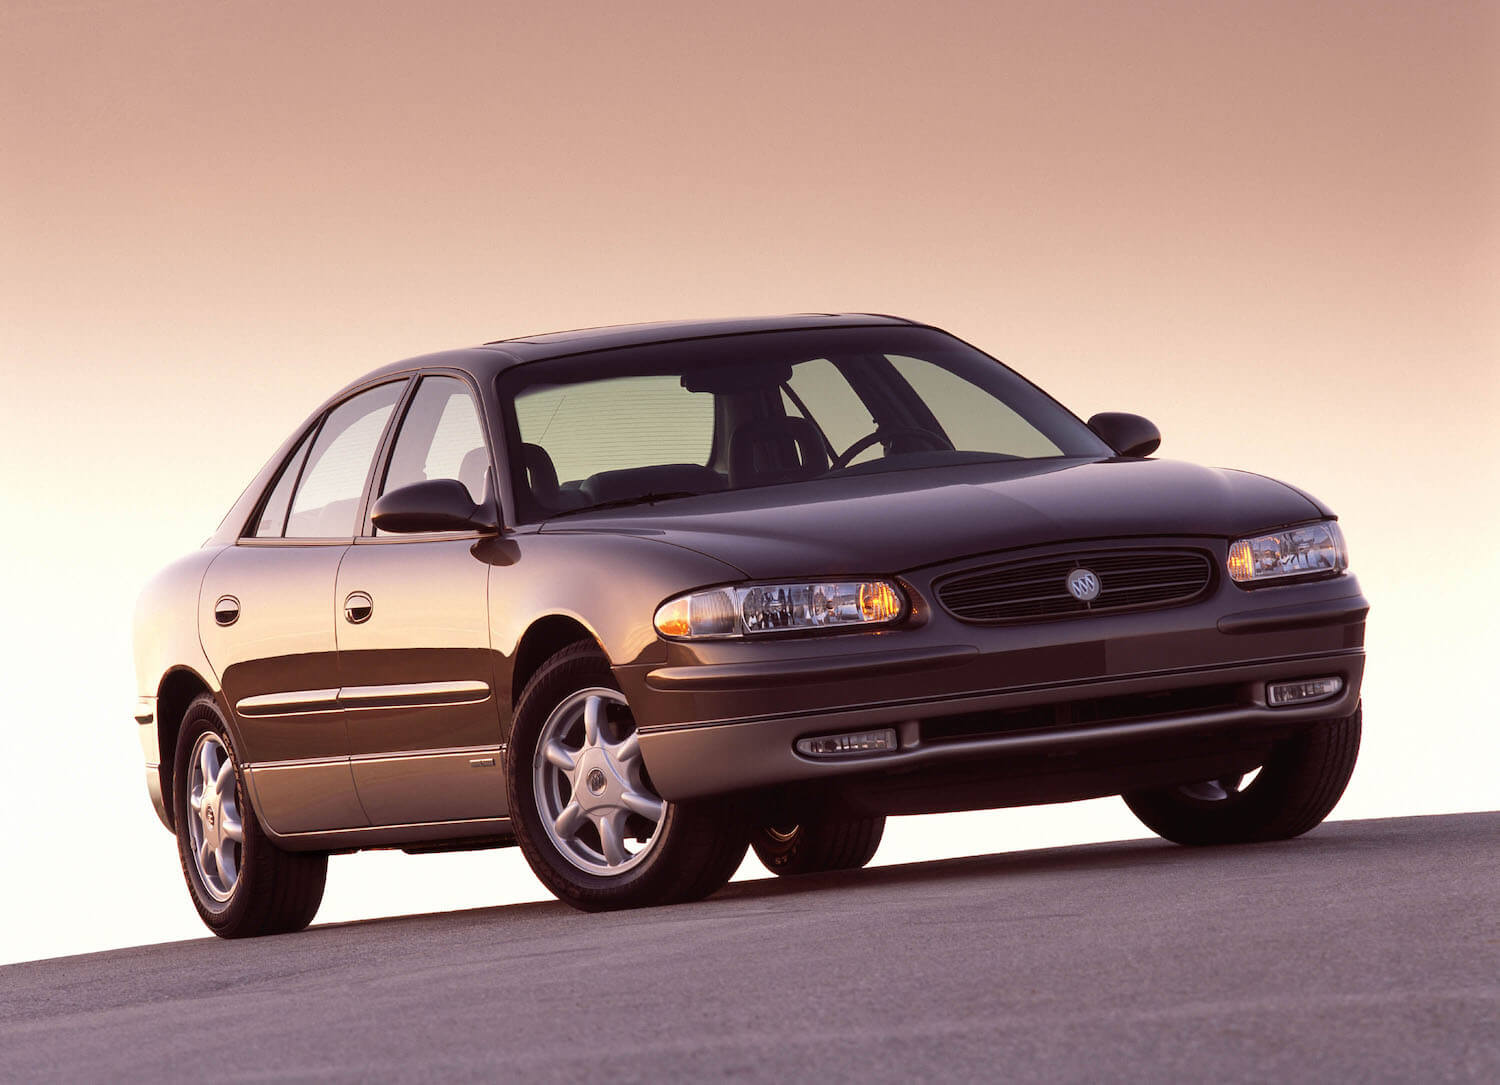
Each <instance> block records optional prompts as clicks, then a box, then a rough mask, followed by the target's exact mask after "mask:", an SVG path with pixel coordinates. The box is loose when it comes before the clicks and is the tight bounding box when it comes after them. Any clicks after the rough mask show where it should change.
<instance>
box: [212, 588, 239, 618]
mask: <svg viewBox="0 0 1500 1085" xmlns="http://www.w3.org/2000/svg"><path fill="white" fill-rule="evenodd" d="M239 620H240V601H239V600H238V599H236V598H235V597H234V596H232V595H221V596H219V601H218V602H217V603H215V604H214V621H216V622H217V623H219V624H220V625H233V624H234V623H235V622H237V621H239Z"/></svg>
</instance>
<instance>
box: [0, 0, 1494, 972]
mask: <svg viewBox="0 0 1500 1085" xmlns="http://www.w3.org/2000/svg"><path fill="white" fill-rule="evenodd" d="M0 238H3V242H4V243H3V245H0V365H3V367H4V372H3V375H4V381H5V391H4V393H0V395H3V397H4V398H3V401H0V456H3V459H0V464H3V468H0V470H3V475H0V478H3V485H4V498H5V500H4V506H3V507H4V509H5V513H6V518H7V524H6V530H5V531H4V532H0V559H3V561H4V563H5V567H6V568H7V569H8V570H9V571H10V573H11V576H10V578H9V584H8V590H7V599H6V604H5V608H4V609H5V614H6V615H7V617H8V618H9V620H8V621H7V622H6V623H5V625H6V627H5V629H4V631H3V632H0V638H4V640H5V643H6V651H5V653H4V657H3V662H0V668H3V672H4V675H5V679H6V687H7V690H8V691H19V693H18V694H16V696H17V697H18V698H19V699H18V700H12V701H11V702H10V703H11V704H12V705H13V706H16V707H17V708H18V709H19V716H18V717H17V718H19V719H23V720H28V721H30V722H29V723H28V724H26V725H20V726H13V727H12V728H11V729H9V733H10V742H9V743H8V755H7V757H6V758H5V759H3V764H0V823H3V824H6V825H15V824H35V825H36V831H35V832H34V833H33V834H30V835H29V836H26V837H25V838H23V839H22V840H21V841H19V842H17V843H16V844H15V845H14V846H15V847H16V848H17V849H19V851H18V855H16V856H15V857H14V858H12V859H11V860H10V867H11V869H12V871H15V870H20V871H22V872H23V874H24V875H26V876H29V877H30V878H31V879H33V884H35V885H36V886H38V887H43V886H47V885H52V884H55V885H56V886H58V887H59V893H60V894H62V897H60V898H56V899H54V898H49V897H48V896H46V895H45V894H43V895H41V896H38V897H37V898H36V899H35V900H29V901H17V900H14V899H12V900H10V901H7V902H0V913H4V912H5V911H6V909H11V910H18V909H19V910H21V911H19V912H18V913H17V915H18V916H19V920H18V921H17V922H13V923H11V924H9V926H11V927H12V928H13V929H18V930H21V931H24V932H26V933H25V934H24V939H25V940H24V944H23V943H22V942H17V943H16V944H15V945H11V944H9V943H4V944H0V960H5V959H9V958H13V957H21V956H28V955H40V954H43V953H54V952H65V951H68V950H71V949H81V948H89V947H92V946H95V945H106V944H120V943H124V942H130V941H140V940H149V939H152V938H160V937H195V936H197V935H198V933H199V929H198V927H197V921H196V918H195V917H194V916H193V914H192V910H191V907H190V905H189V904H188V901H187V896H186V893H185V891H184V889H183V887H182V885H181V882H180V876H179V875H178V874H177V872H176V860H175V856H174V854H173V852H172V850H171V842H170V839H169V838H168V837H167V835H166V834H165V833H164V832H162V831H161V830H160V829H159V828H158V827H157V826H156V824H155V822H154V818H153V816H152V815H151V813H150V811H149V807H148V806H147V804H146V800H145V795H144V789H143V786H142V784H141V781H140V771H139V764H138V761H139V756H138V753H137V752H136V748H135V743H134V736H133V734H132V733H131V731H132V727H133V725H132V724H131V722H130V719H129V707H130V699H131V697H132V695H133V680H132V677H131V675H130V673H129V652H128V630H129V619H130V611H131V608H132V606H133V601H134V597H135V594H136V592H137V591H138V590H139V587H140V585H141V583H142V582H143V580H144V579H145V578H146V577H147V576H148V575H149V574H150V572H152V571H153V570H154V569H155V568H156V567H158V566H159V565H161V564H164V563H165V562H166V561H168V560H170V559H171V558H173V557H175V556H176V555H178V554H179V553H181V552H183V551H184V550H186V549H188V548H190V547H192V546H195V545H197V543H198V542H199V541H200V540H201V539H202V538H203V537H205V536H206V535H207V534H208V533H209V532H210V530H211V529H212V528H213V526H214V525H215V524H216V523H217V522H218V520H219V518H220V517H221V516H222V514H223V513H224V511H225V510H226V509H227V508H228V507H229V505H230V503H231V502H232V501H233V499H234V497H235V496H236V495H237V494H238V493H239V491H240V489H241V487H242V486H243V485H244V484H245V483H246V482H247V481H248V480H249V478H250V477H251V476H252V475H253V474H254V472H255V471H256V469H257V468H258V467H259V466H260V465H261V463H262V462H263V461H264V459H265V458H266V457H267V455H269V453H270V452H271V450H272V449H273V448H274V447H275V446H276V445H277V443H279V441H280V440H281V439H282V438H283V437H284V436H285V435H286V433H287V432H288V431H289V430H290V429H291V428H292V427H293V426H294V425H295V424H296V423H297V422H298V421H300V420H301V419H302V418H303V417H304V416H305V414H306V413H307V412H308V411H309V410H310V409H311V408H312V407H313V406H314V405H315V404H316V403H317V402H318V401H320V400H321V399H322V398H323V397H324V396H326V395H327V394H328V393H329V392H331V391H332V390H334V389H335V388H337V387H338V386H339V385H341V384H343V383H344V382H345V381H347V380H349V379H350V378H352V377H354V376H357V375H358V374H359V373H362V372H364V371H365V370H367V369H370V368H373V367H375V366H377V365H380V364H383V363H385V362H387V361H390V360H393V359H396V358H400V357H403V356H406V355H410V354H414V353H419V352H423V351H427V350H433V349H439V348H443V347H449V346H459V345H464V344H468V343H473V342H478V341H481V340H485V339H493V338H497V337H501V336H505V335H514V334H523V333H527V332H535V331H541V330H548V329H553V328H559V327H572V326H579V325H587V324H599V323H610V322H616V321H632V320H654V319H663V318H672V317H689V316H710V315H738V314H753V313H765V312H788V311H807V310H843V309H859V310H875V311H883V312H896V313H901V314H905V315H909V316H913V317H917V318H920V319H923V320H928V321H931V322H934V323H937V324H939V325H942V326H945V327H947V328H949V329H950V330H952V331H954V332H956V333H957V334H959V335H961V336H964V337H965V338H968V339H970V340H971V341H973V342H975V343H977V344H978V345H979V346H981V347H983V348H985V349H987V350H989V351H991V352H992V353H995V354H997V355H998V356H1000V357H1001V358H1003V359H1005V360H1006V361H1008V362H1010V363H1012V364H1013V365H1015V366H1017V367H1018V368H1019V369H1021V370H1022V371H1023V372H1024V373H1026V374H1027V375H1028V376H1030V377H1032V378H1033V379H1035V380H1037V381H1038V382H1039V383H1040V384H1042V385H1043V386H1044V387H1046V388H1048V389H1049V390H1050V391H1052V392H1053V393H1054V394H1056V395H1058V396H1059V397H1060V398H1061V399H1062V400H1063V401H1064V402H1066V403H1068V404H1069V405H1070V406H1072V407H1073V408H1074V409H1075V410H1076V411H1077V412H1078V413H1080V414H1083V415H1085V416H1086V415H1088V414H1090V413H1093V412H1094V411H1097V410H1106V409H1120V410H1134V411H1139V412H1141V413H1144V414H1146V415H1148V416H1150V417H1152V418H1153V419H1154V420H1155V421H1157V422H1158V423H1159V425H1160V426H1161V429H1162V431H1163V433H1164V434H1165V441H1164V444H1163V448H1162V453H1161V454H1162V455H1163V456H1167V457H1175V458H1184V459H1192V460H1196V461H1199V462H1205V463H1211V464H1220V465H1226V466H1235V467H1247V468H1251V469H1254V470H1258V471H1262V472H1264V473H1267V474H1270V475H1274V476H1277V477H1282V478H1285V479H1287V480H1288V481H1291V482H1294V483H1296V484H1298V485H1300V486H1303V487H1304V488H1306V489H1308V490H1311V491H1312V492H1314V493H1316V494H1318V495H1319V496H1320V497H1322V498H1323V499H1324V500H1326V501H1327V502H1329V503H1330V504H1331V505H1332V506H1333V507H1334V508H1335V509H1336V510H1338V511H1339V512H1340V514H1341V516H1342V517H1343V520H1344V524H1345V528H1346V532H1347V534H1348V537H1349V539H1350V542H1351V546H1352V549H1353V556H1354V568H1355V571H1356V572H1357V573H1358V574H1359V575H1360V577H1361V579H1362V582H1363V583H1364V585H1365V588H1366V591H1367V593H1368V594H1369V595H1370V596H1371V598H1372V600H1373V602H1374V605H1375V611H1374V614H1373V616H1372V619H1371V625H1370V632H1369V643H1370V651H1371V661H1370V673H1369V677H1368V681H1367V687H1366V688H1367V706H1366V727H1367V732H1366V745H1365V753H1364V756H1363V758H1362V761H1361V765H1360V768H1359V770H1358V772H1357V773H1356V776H1355V779H1354V782H1353V784H1352V785H1351V788H1350V791H1349V793H1348V796H1347V797H1346V799H1345V802H1344V803H1343V804H1342V805H1341V806H1340V808H1339V810H1338V811H1337V812H1336V815H1335V816H1339V817H1349V816H1376V815H1379V814H1382V813H1393V814H1396V813H1411V812H1418V811H1437V810H1445V809H1475V808H1492V807H1495V806H1500V783H1497V782H1496V776H1495V773H1494V771H1493V769H1492V768H1491V766H1492V765H1493V763H1494V762H1495V760H1496V758H1497V756H1500V738H1497V733H1500V728H1497V724H1500V719H1497V716H1500V712H1497V699H1496V695H1495V693H1494V692H1493V690H1492V687H1490V686H1489V685H1488V683H1487V676H1488V675H1489V674H1490V673H1491V672H1492V671H1493V669H1494V659H1495V657H1496V653H1497V651H1500V637H1497V636H1496V628H1497V623H1496V620H1495V618H1494V617H1493V615H1494V608H1493V605H1492V604H1490V603H1488V601H1487V600H1488V597H1489V596H1490V595H1491V594H1493V593H1492V591H1491V590H1490V588H1491V585H1493V584H1496V583H1500V543H1497V541H1496V540H1497V538H1500V513H1497V506H1496V499H1495V494H1496V492H1497V489H1500V486H1497V484H1500V451H1497V448H1500V442H1497V438H1496V434H1497V432H1500V4H1496V3H1484V4H1479V3H1445V4H1425V3H1416V2H1409V3H1400V4H1389V3H1386V4H1381V3H1361V4H1332V3H1316V2H1312V3H1310V2H1306V0H1298V2H1289V3H1267V2H1254V3H1176V2H1173V3H1130V4H1110V3H1094V4H1060V3H1035V4H1018V3H972V4H941V3H924V4H921V5H915V4H913V5H897V4H881V3H869V2H865V3H857V4H856V3H845V4H822V5H820V4H810V3H798V4H787V5H775V4H758V5H755V6H754V8H753V10H749V9H747V10H743V11H734V10H732V9H731V8H729V7H727V6H724V5H702V4H696V3H692V4H689V3H683V4H665V3H652V4H645V5H636V6H629V7H626V6H618V5H604V4H598V5H570V6H566V7H565V6H564V5H537V4H527V5H504V4H490V3H445V2H440V0H439V2H430V3H425V4H420V5H393V4H377V3H319V4H316V5H309V4H299V3H258V4H254V5H249V4H232V3H200V2H191V3H187V2H168V0H163V2H158V3H149V2H125V0H120V2H107V3H88V2H83V0H75V2H68V3H64V2H40V0H9V2H8V3H7V4H6V5H5V6H4V7H3V8H0ZM1438 545H1442V546H1444V547H1447V549H1444V550H1441V551H1438V550H1434V549H1433V548H1434V547H1435V546H1438ZM58 751H63V752H64V753H65V754H66V760H67V761H68V764H69V765H70V766H72V767H71V768H70V769H69V770H68V771H69V772H70V773H73V774H75V775H76V778H77V779H79V780H86V781H88V785H87V786H88V787H92V788H93V793H94V794H97V795H98V800H97V802H98V804H99V808H98V809H90V810H87V811H80V812H79V813H76V814H75V813H72V812H70V811H65V812H58V810H57V803H56V801H55V798H54V796H55V794H56V788H57V779H56V777H55V775H54V773H53V772H52V771H51V770H50V769H48V770H45V771H43V770H41V769H40V768H39V767H40V766H46V765H49V764H52V763H54V761H55V759H56V756H57V752H58ZM80 786H82V785H80ZM101 809H102V810H103V811H104V813H103V816H104V817H105V818H106V819H108V821H110V822H111V823H112V830H113V832H114V833H117V834H118V838H117V839H113V840H112V844H111V847H110V848H109V849H108V850H107V851H106V852H101V853H99V854H100V855H101V857H100V858H97V859H96V860H95V863H96V864H98V866H99V868H100V869H102V870H104V871H105V872H107V873H108V874H109V876H110V877H111V878H116V879H124V880H126V881H127V882H128V884H130V885H131V886H132V889H131V894H132V896H131V897H130V899H131V900H132V901H134V902H135V903H133V904H132V905H131V906H130V907H128V908H126V909H125V910H124V912H123V913H122V916H121V917H120V918H117V919H110V920H107V921H105V922H104V923H103V925H102V926H100V924H99V921H97V920H95V921H93V922H92V923H90V922H89V921H88V920H87V919H86V918H84V913H83V912H81V911H77V910H70V909H74V906H73V905H71V904H68V903H66V902H65V901H66V900H72V899H78V898H79V891H78V885H79V879H80V878H81V877H82V875H80V874H79V873H78V871H77V869H76V866H74V865H70V864H67V863H64V862H62V861H61V860H59V858H58V856H59V854H60V853H61V851H62V841H63V840H64V839H67V838H68V836H69V834H76V833H79V832H82V831H83V830H82V829H81V828H80V826H82V825H83V824H84V820H85V814H87V815H88V816H92V817H94V818H95V819H97V817H98V816H99V810H101ZM44 810H45V811H46V816H45V817H42V816H41V813H42V811H44ZM1139 831H1141V830H1139V828H1138V827H1137V826H1136V824H1135V823H1134V821H1133V820H1131V819H1130V818H1129V816H1128V815H1127V814H1125V813H1124V812H1123V807H1120V806H1119V805H1118V803H1115V804H1113V805H1110V803H1109V802H1108V801H1106V802H1103V803H1100V804H1084V805H1082V806H1080V807H1075V808H1069V809H1067V810H1055V811H1051V812H1047V811H1027V812H1018V813H1006V814H1000V815H972V816H965V817H962V818H958V819H957V820H950V821H945V822H939V821H933V820H931V819H912V820H910V821H909V822H906V823H903V825H902V827H900V828H899V829H893V832H892V833H891V834H890V836H889V837H888V843H887V845H886V847H885V848H884V849H883V850H882V853H881V859H882V860H885V859H903V858H905V859H911V858H919V857H923V856H928V855H937V854H950V853H953V852H964V851H985V850H993V849H995V848H998V847H1022V846H1028V845H1030V844H1035V843H1043V842H1063V841H1067V840H1075V839H1076V840H1081V839H1102V838H1107V837H1109V836H1111V835H1115V836H1121V835H1130V834H1134V833H1137V832H1139ZM393 862H394V864H395V865H393V866H387V865H383V864H385V860H384V859H380V858H376V859H371V858H365V857H361V858H360V859H351V860H340V861H337V862H335V864H334V866H333V868H332V872H331V877H330V890H329V898H328V903H327V905H326V906H325V910H324V913H323V917H324V918H325V919H326V918H332V917H338V916H353V915H359V914H370V913H371V911H372V910H374V909H385V910H394V911H400V910H403V908H414V907H443V906H456V905H457V904H471V905H477V904H482V903H486V902H489V901H492V900H499V899H502V898H505V897H506V896H507V894H509V895H511V896H514V895H516V894H520V895H527V894H532V895H535V894H538V893H539V889H538V887H536V885H535V883H534V882H531V881H529V875H528V874H526V873H525V871H524V866H523V864H522V863H521V861H520V859H519V857H518V856H515V855H514V854H505V853H488V854H481V855H479V856H469V857H465V856H457V857H451V856H450V857H425V858H421V859H400V860H393ZM402 862H404V863H406V864H416V865H415V866H411V865H407V866H403V865H401V864H402ZM466 863H467V864H470V865H464V864H466ZM445 864H446V865H445ZM476 864H477V865H476ZM475 871H485V872H487V873H485V874H483V875H478V874H475V873H474V872H475ZM371 872H374V873H371ZM414 872H421V873H420V874H417V873H414ZM476 879H478V881H477V882H476ZM486 879H487V880H486ZM397 881H399V882H403V883H410V882H414V881H420V882H421V883H423V884H422V886H421V887H419V888H413V887H412V886H411V885H410V884H403V885H397V884H396V882H397ZM403 893H404V894H406V895H404V896H403V895H402V894H403ZM423 893H425V894H426V895H422V894H423ZM465 893H467V894H468V895H467V896H465ZM412 894H416V895H412ZM60 901H62V902H60ZM80 907H81V906H80ZM13 918H14V917H13ZM5 926H7V924H0V929H3V928H4V927H5ZM7 937H9V936H7ZM18 937H19V936H18Z"/></svg>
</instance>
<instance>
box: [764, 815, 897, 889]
mask: <svg viewBox="0 0 1500 1085" xmlns="http://www.w3.org/2000/svg"><path fill="white" fill-rule="evenodd" d="M884 835H885V818H884V817H878V816H877V817H868V818H823V819H821V820H817V821H803V822H800V823H797V824H794V825H765V826H762V827H761V828H759V829H756V830H755V831H754V832H753V833H752V834H751V835H750V843H751V845H752V846H753V847H754V848H755V855H756V857H757V858H758V859H760V861H761V863H762V864H764V866H765V868H766V869H767V870H769V871H770V872H771V873H772V874H777V875H781V876H786V875H790V874H821V873H823V872H825V871H829V870H858V869H859V868H860V867H862V866H864V865H865V864H866V863H868V862H869V861H870V860H871V859H873V858H875V851H876V849H878V848H879V847H880V838H881V837H882V836H884Z"/></svg>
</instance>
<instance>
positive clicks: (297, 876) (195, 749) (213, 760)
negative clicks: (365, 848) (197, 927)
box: [172, 694, 328, 938]
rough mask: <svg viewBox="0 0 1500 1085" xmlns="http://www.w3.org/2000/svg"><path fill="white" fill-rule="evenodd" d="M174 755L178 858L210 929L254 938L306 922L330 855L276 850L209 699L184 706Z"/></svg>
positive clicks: (314, 907) (320, 898)
mask: <svg viewBox="0 0 1500 1085" xmlns="http://www.w3.org/2000/svg"><path fill="white" fill-rule="evenodd" d="M176 753H177V756H176V762H175V765H174V772H173V776H172V802H173V813H174V815H175V823H176V825H177V855H178V858H179V859H180V860H181V862H182V875H183V877H184V878H185V879H187V884H188V891H189V892H190V893H191V894H192V898H193V905H194V906H195V907H196V908H197V909H198V915H199V916H201V917H202V919H203V922H204V923H205V924H206V925H207V927H208V929H209V930H211V931H213V932H214V933H215V934H217V935H219V937H221V938H253V937H255V936H256V935H261V934H285V933H288V932H290V931H298V930H301V929H302V928H303V927H305V926H307V925H308V924H309V923H311V922H312V919H313V916H315V915H316V914H317V912H318V905H319V904H321V903H322V901H323V885H324V882H325V880H326V878H327V874H328V856H327V855H325V854H322V853H320V852H301V853H299V852H289V851H282V850H281V849H280V848H278V847H277V846H276V845H275V844H274V843H272V842H271V840H270V838H269V837H267V836H266V834H265V832H264V831H263V830H262V829H261V827H260V821H259V820H258V819H257V818H256V816H255V810H254V809H253V808H252V807H251V805H250V802H249V799H248V798H247V797H246V795H245V787H244V781H243V780H242V778H241V774H240V767H239V761H238V759H237V758H236V757H235V753H234V742H233V740H232V739H231V738H230V735H229V729H228V728H227V727H226V726H225V723H224V717H223V716H222V715H221V714H220V713H219V708H218V705H217V704H215V703H214V699H213V697H212V696H210V695H208V694H204V695H202V696H200V697H199V698H197V699H196V700H195V701H193V703H192V704H190V705H189V706H188V710H187V712H186V714H185V715H184V716H183V720H182V728H181V730H180V731H179V732H178V735H177V751H176Z"/></svg>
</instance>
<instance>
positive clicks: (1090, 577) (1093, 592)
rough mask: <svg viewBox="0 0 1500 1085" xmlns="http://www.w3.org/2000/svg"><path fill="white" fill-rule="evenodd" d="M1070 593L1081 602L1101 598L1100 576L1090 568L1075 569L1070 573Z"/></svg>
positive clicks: (1089, 601)
mask: <svg viewBox="0 0 1500 1085" xmlns="http://www.w3.org/2000/svg"><path fill="white" fill-rule="evenodd" d="M1068 594H1069V595H1071V596H1072V597H1073V598H1074V599H1077V600H1078V601H1079V602H1080V603H1091V602H1093V601H1094V600H1095V599H1097V598H1099V578H1098V577H1097V576H1095V575H1094V574H1093V573H1092V572H1091V571H1089V570H1088V569H1074V570H1073V571H1072V572H1071V573H1069V574H1068Z"/></svg>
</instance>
